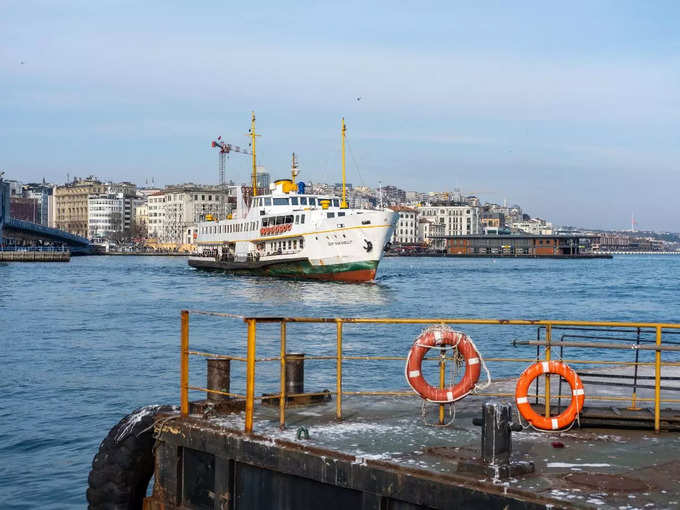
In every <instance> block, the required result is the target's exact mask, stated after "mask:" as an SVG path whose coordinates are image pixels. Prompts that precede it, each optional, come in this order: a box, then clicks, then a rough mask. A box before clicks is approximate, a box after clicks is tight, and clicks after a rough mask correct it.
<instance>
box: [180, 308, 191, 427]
mask: <svg viewBox="0 0 680 510" xmlns="http://www.w3.org/2000/svg"><path fill="white" fill-rule="evenodd" d="M180 317H181V321H182V326H181V328H180V331H181V333H180V362H179V401H180V413H181V415H182V416H188V415H189V312H188V311H187V310H182V311H181V312H180Z"/></svg>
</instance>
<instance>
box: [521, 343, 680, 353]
mask: <svg viewBox="0 0 680 510" xmlns="http://www.w3.org/2000/svg"><path fill="white" fill-rule="evenodd" d="M512 344H513V345H550V347H553V348H554V347H591V348H597V349H619V350H623V351H680V345H665V346H664V345H637V344H633V345H624V344H600V343H597V342H550V343H548V342H545V341H543V340H513V341H512Z"/></svg>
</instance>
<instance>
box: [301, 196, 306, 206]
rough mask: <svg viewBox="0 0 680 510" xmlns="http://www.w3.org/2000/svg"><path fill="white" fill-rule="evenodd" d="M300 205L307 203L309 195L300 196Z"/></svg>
mask: <svg viewBox="0 0 680 510" xmlns="http://www.w3.org/2000/svg"><path fill="white" fill-rule="evenodd" d="M300 205H307V197H300Z"/></svg>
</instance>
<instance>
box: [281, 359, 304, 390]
mask: <svg viewBox="0 0 680 510" xmlns="http://www.w3.org/2000/svg"><path fill="white" fill-rule="evenodd" d="M285 369H286V393H288V395H293V394H299V393H304V392H305V354H304V353H302V352H289V353H287V354H286V364H285Z"/></svg>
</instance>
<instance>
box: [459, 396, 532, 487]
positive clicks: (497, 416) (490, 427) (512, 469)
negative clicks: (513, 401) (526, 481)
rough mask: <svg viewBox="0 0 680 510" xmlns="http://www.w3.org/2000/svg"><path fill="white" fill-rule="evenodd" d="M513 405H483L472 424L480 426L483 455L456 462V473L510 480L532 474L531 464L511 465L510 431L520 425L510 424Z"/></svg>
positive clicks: (514, 463) (517, 463)
mask: <svg viewBox="0 0 680 510" xmlns="http://www.w3.org/2000/svg"><path fill="white" fill-rule="evenodd" d="M511 420H512V406H511V405H510V404H503V403H500V402H485V403H484V406H483V408H482V417H481V418H474V419H473V420H472V423H473V424H474V425H478V426H481V427H482V452H481V457H480V458H479V459H474V460H464V461H460V462H459V463H458V471H461V472H470V473H475V474H484V475H487V476H492V477H494V478H509V477H511V476H518V475H522V474H526V473H532V472H533V471H534V463H533V462H512V461H511V460H510V454H511V453H512V439H511V432H513V431H514V432H520V431H521V430H522V426H521V425H520V424H518V423H512V421H511Z"/></svg>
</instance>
